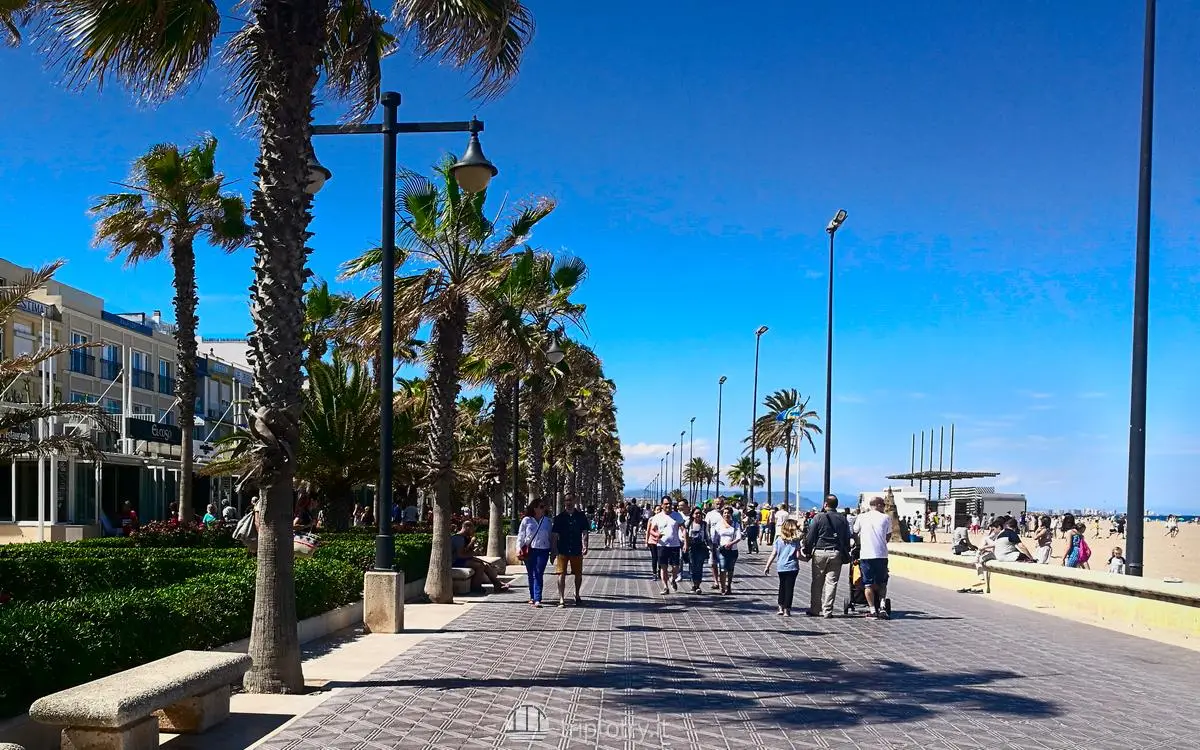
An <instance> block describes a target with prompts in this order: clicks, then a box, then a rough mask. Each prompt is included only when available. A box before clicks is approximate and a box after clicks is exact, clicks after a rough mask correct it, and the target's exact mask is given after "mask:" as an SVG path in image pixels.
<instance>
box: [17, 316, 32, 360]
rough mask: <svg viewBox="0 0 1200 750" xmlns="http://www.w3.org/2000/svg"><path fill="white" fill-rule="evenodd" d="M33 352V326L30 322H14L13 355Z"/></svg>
mask: <svg viewBox="0 0 1200 750" xmlns="http://www.w3.org/2000/svg"><path fill="white" fill-rule="evenodd" d="M27 354H33V328H31V327H30V326H29V324H28V323H13V356H14V357H24V356H25V355H27Z"/></svg>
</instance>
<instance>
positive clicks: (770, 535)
mask: <svg viewBox="0 0 1200 750" xmlns="http://www.w3.org/2000/svg"><path fill="white" fill-rule="evenodd" d="M773 514H774V511H772V510H771V503H770V502H769V501H768V502H767V503H766V504H765V505H763V507H762V510H760V511H759V513H758V520H759V522H760V523H761V524H762V537H763V541H765V542H766V543H767V544H774V543H775V521H774V515H773Z"/></svg>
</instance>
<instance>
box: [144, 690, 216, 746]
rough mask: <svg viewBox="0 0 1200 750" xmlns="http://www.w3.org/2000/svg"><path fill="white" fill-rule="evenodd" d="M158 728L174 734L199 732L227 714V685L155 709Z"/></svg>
mask: <svg viewBox="0 0 1200 750" xmlns="http://www.w3.org/2000/svg"><path fill="white" fill-rule="evenodd" d="M154 713H155V716H156V717H157V719H158V728H159V729H161V730H162V731H164V732H172V733H174V734H199V733H200V732H203V731H205V730H206V729H208V728H209V727H211V726H213V725H215V724H219V723H220V722H222V721H224V720H225V719H226V718H228V716H229V686H228V685H222V686H221V687H219V688H217V689H216V690H212V691H210V692H207V693H204V694H202V695H197V696H195V697H194V698H188V699H186V700H182V701H179V702H178V703H176V704H174V705H172V706H167V707H166V708H164V709H162V710H161V711H155V712H154Z"/></svg>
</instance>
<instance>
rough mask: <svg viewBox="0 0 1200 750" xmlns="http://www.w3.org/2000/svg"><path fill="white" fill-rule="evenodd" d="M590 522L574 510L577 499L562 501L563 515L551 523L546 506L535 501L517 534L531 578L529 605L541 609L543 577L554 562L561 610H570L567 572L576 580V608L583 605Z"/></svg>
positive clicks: (576, 509)
mask: <svg viewBox="0 0 1200 750" xmlns="http://www.w3.org/2000/svg"><path fill="white" fill-rule="evenodd" d="M590 529H591V521H590V520H589V519H588V517H587V514H586V513H584V512H583V511H582V510H580V509H578V508H576V507H575V497H574V496H573V495H567V496H566V497H565V498H563V512H562V513H559V514H558V515H557V516H555V517H554V519H553V520H551V519H550V518H549V517H548V516H547V515H546V503H545V502H543V501H542V500H535V501H533V503H531V504H530V505H529V507H528V508H526V509H525V517H524V518H522V519H521V526H520V528H519V530H518V531H517V549H519V550H520V552H519V553H518V555H517V556H518V557H519V558H520V559H521V560H522V561H523V562H524V563H525V571H526V573H527V574H528V577H529V604H530V606H533V607H538V608H540V607H541V606H542V576H543V575H544V574H545V572H546V564H547V563H548V562H549V561H550V558H552V557H553V558H554V572H555V573H556V574H557V575H558V606H559V607H560V608H561V607H565V606H567V600H566V596H567V569H568V568H570V571H571V574H572V575H573V576H574V578H575V606H577V607H579V606H582V605H583V599H582V597H580V595H579V590H580V588H581V587H582V586H583V558H584V556H585V555H587V553H588V531H589V530H590Z"/></svg>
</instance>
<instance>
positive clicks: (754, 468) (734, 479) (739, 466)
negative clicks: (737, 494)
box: [726, 456, 763, 497]
mask: <svg viewBox="0 0 1200 750" xmlns="http://www.w3.org/2000/svg"><path fill="white" fill-rule="evenodd" d="M760 466H762V462H761V461H759V460H758V459H756V458H751V457H750V456H742V457H741V458H739V459H738V461H737V463H735V464H734V465H733V466H730V467H729V471H728V473H727V474H726V477H727V478H728V479H729V483H730V484H732V485H735V486H737V485H741V487H742V490H743V494H744V496H745V497H749V496H750V485H751V483H753V485H754V486H755V487H762V486H763V475H762V474H759V473H758V469H759V467H760Z"/></svg>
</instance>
